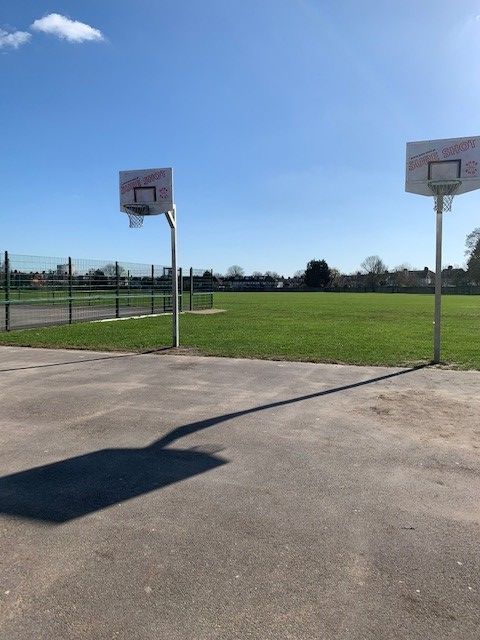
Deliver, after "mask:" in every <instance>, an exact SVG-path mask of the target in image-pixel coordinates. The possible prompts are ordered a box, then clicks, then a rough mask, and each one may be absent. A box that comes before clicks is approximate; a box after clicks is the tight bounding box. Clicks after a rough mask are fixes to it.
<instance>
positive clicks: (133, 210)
mask: <svg viewBox="0 0 480 640" xmlns="http://www.w3.org/2000/svg"><path fill="white" fill-rule="evenodd" d="M124 209H125V211H126V213H127V215H128V221H129V224H128V226H129V227H130V229H140V227H143V217H144V216H147V215H148V213H149V211H150V207H149V206H148V204H129V205H124Z"/></svg>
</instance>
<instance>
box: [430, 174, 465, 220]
mask: <svg viewBox="0 0 480 640" xmlns="http://www.w3.org/2000/svg"><path fill="white" fill-rule="evenodd" d="M461 184H462V183H461V182H460V180H435V181H430V182H429V183H428V186H429V188H430V191H431V192H432V194H433V195H434V196H435V197H434V205H433V208H434V210H435V211H438V201H439V196H441V197H442V198H443V209H442V211H451V210H452V202H453V198H454V196H455V194H456V192H457V189H458V187H459V186H460V185H461ZM439 213H441V212H439Z"/></svg>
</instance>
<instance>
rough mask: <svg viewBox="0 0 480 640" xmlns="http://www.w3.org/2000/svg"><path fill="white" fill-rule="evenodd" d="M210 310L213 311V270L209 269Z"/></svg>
mask: <svg viewBox="0 0 480 640" xmlns="http://www.w3.org/2000/svg"><path fill="white" fill-rule="evenodd" d="M210 309H213V269H210Z"/></svg>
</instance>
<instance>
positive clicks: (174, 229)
mask: <svg viewBox="0 0 480 640" xmlns="http://www.w3.org/2000/svg"><path fill="white" fill-rule="evenodd" d="M170 219H171V220H172V222H173V224H172V223H170V230H171V236H172V324H173V346H174V347H178V346H179V344H180V332H179V325H178V270H177V211H176V208H175V205H174V206H173V211H172V212H171V217H170V218H169V222H170Z"/></svg>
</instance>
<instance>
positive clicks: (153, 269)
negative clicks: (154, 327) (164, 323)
mask: <svg viewBox="0 0 480 640" xmlns="http://www.w3.org/2000/svg"><path fill="white" fill-rule="evenodd" d="M154 313H155V267H154V266H153V264H152V314H154Z"/></svg>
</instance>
